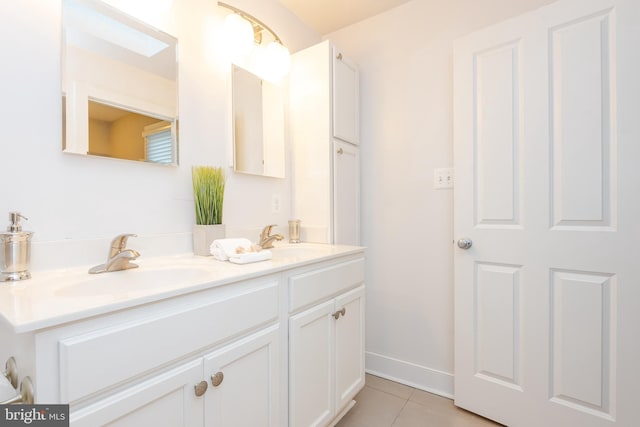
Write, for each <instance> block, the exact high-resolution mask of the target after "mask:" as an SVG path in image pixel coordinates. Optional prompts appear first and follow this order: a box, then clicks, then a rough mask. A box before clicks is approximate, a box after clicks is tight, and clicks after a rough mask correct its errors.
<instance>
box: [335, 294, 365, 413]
mask: <svg viewBox="0 0 640 427" xmlns="http://www.w3.org/2000/svg"><path fill="white" fill-rule="evenodd" d="M335 309H336V311H337V310H342V309H344V310H345V311H344V314H343V315H341V316H340V317H339V318H338V319H336V320H335V328H336V333H335V336H336V340H335V343H336V344H335V346H336V362H335V363H336V411H337V412H340V410H341V409H342V408H344V407H345V406H346V405H347V404H348V403H349V402H351V400H352V399H353V398H354V396H355V395H356V394H357V393H358V391H360V390H361V389H362V387H363V386H364V380H365V377H364V286H360V287H358V288H356V289H354V290H352V291H349V292H347V293H346V294H343V295H340V296H339V297H338V298H336V305H335Z"/></svg>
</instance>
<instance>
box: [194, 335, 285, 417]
mask: <svg viewBox="0 0 640 427" xmlns="http://www.w3.org/2000/svg"><path fill="white" fill-rule="evenodd" d="M279 337H280V331H279V328H278V325H275V326H272V327H270V328H267V329H264V330H262V331H260V332H258V333H255V334H253V335H251V336H249V337H247V338H244V339H241V340H239V341H237V342H234V343H233V344H230V345H228V346H226V347H224V348H222V349H220V350H219V351H216V352H214V353H211V354H210V355H208V356H205V358H204V359H205V361H204V372H205V377H206V379H207V381H209V388H210V390H209V391H208V392H207V395H206V398H205V411H204V412H205V422H206V423H205V425H206V426H210V427H214V426H215V427H279V426H280V419H279V416H280V392H279V391H280V385H279V384H280V382H279V381H280V376H281V373H280V357H279ZM216 376H217V377H216ZM216 379H217V381H216ZM218 381H220V382H219V383H218ZM216 384H217V385H216Z"/></svg>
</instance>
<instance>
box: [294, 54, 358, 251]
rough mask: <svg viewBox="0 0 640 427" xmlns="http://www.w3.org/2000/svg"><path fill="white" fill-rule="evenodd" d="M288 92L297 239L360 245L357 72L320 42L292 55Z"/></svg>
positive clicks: (351, 64) (348, 61)
mask: <svg viewBox="0 0 640 427" xmlns="http://www.w3.org/2000/svg"><path fill="white" fill-rule="evenodd" d="M289 92H290V113H289V118H290V121H289V123H290V128H289V131H290V138H291V143H292V158H293V162H292V164H293V166H292V172H293V201H294V202H293V212H294V215H295V216H296V217H297V218H299V219H301V220H302V226H303V229H302V238H303V240H306V241H312V242H320V243H336V244H348V245H359V244H360V147H359V143H360V117H359V114H360V112H359V105H360V102H359V98H360V96H359V76H358V68H357V66H356V65H355V64H354V63H353V62H352V61H351V60H349V58H347V57H346V56H345V55H344V53H343V52H341V51H340V50H339V49H337V48H336V47H335V46H334V45H333V44H332V43H331V42H330V41H324V42H322V43H319V44H317V45H314V46H311V47H309V48H307V49H304V50H301V51H299V52H296V53H295V54H294V55H292V65H291V73H290V75H289Z"/></svg>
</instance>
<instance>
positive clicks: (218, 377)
mask: <svg viewBox="0 0 640 427" xmlns="http://www.w3.org/2000/svg"><path fill="white" fill-rule="evenodd" d="M222 380H224V374H223V373H222V372H216V373H215V374H213V375H211V384H213V386H214V387H218V386H219V385H220V384H222Z"/></svg>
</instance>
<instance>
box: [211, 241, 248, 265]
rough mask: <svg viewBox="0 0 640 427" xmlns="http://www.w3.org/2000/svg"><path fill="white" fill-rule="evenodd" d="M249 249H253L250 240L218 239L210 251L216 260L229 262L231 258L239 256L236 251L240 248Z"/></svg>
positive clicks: (212, 244)
mask: <svg viewBox="0 0 640 427" xmlns="http://www.w3.org/2000/svg"><path fill="white" fill-rule="evenodd" d="M239 247H242V248H245V249H248V248H250V247H251V241H250V240H249V239H241V238H238V239H217V240H214V241H213V243H211V247H210V248H209V251H210V252H211V255H213V256H214V257H215V258H216V259H219V260H220V261H227V260H228V259H229V257H230V256H233V255H237V253H236V250H237V249H238V248H239Z"/></svg>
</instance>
